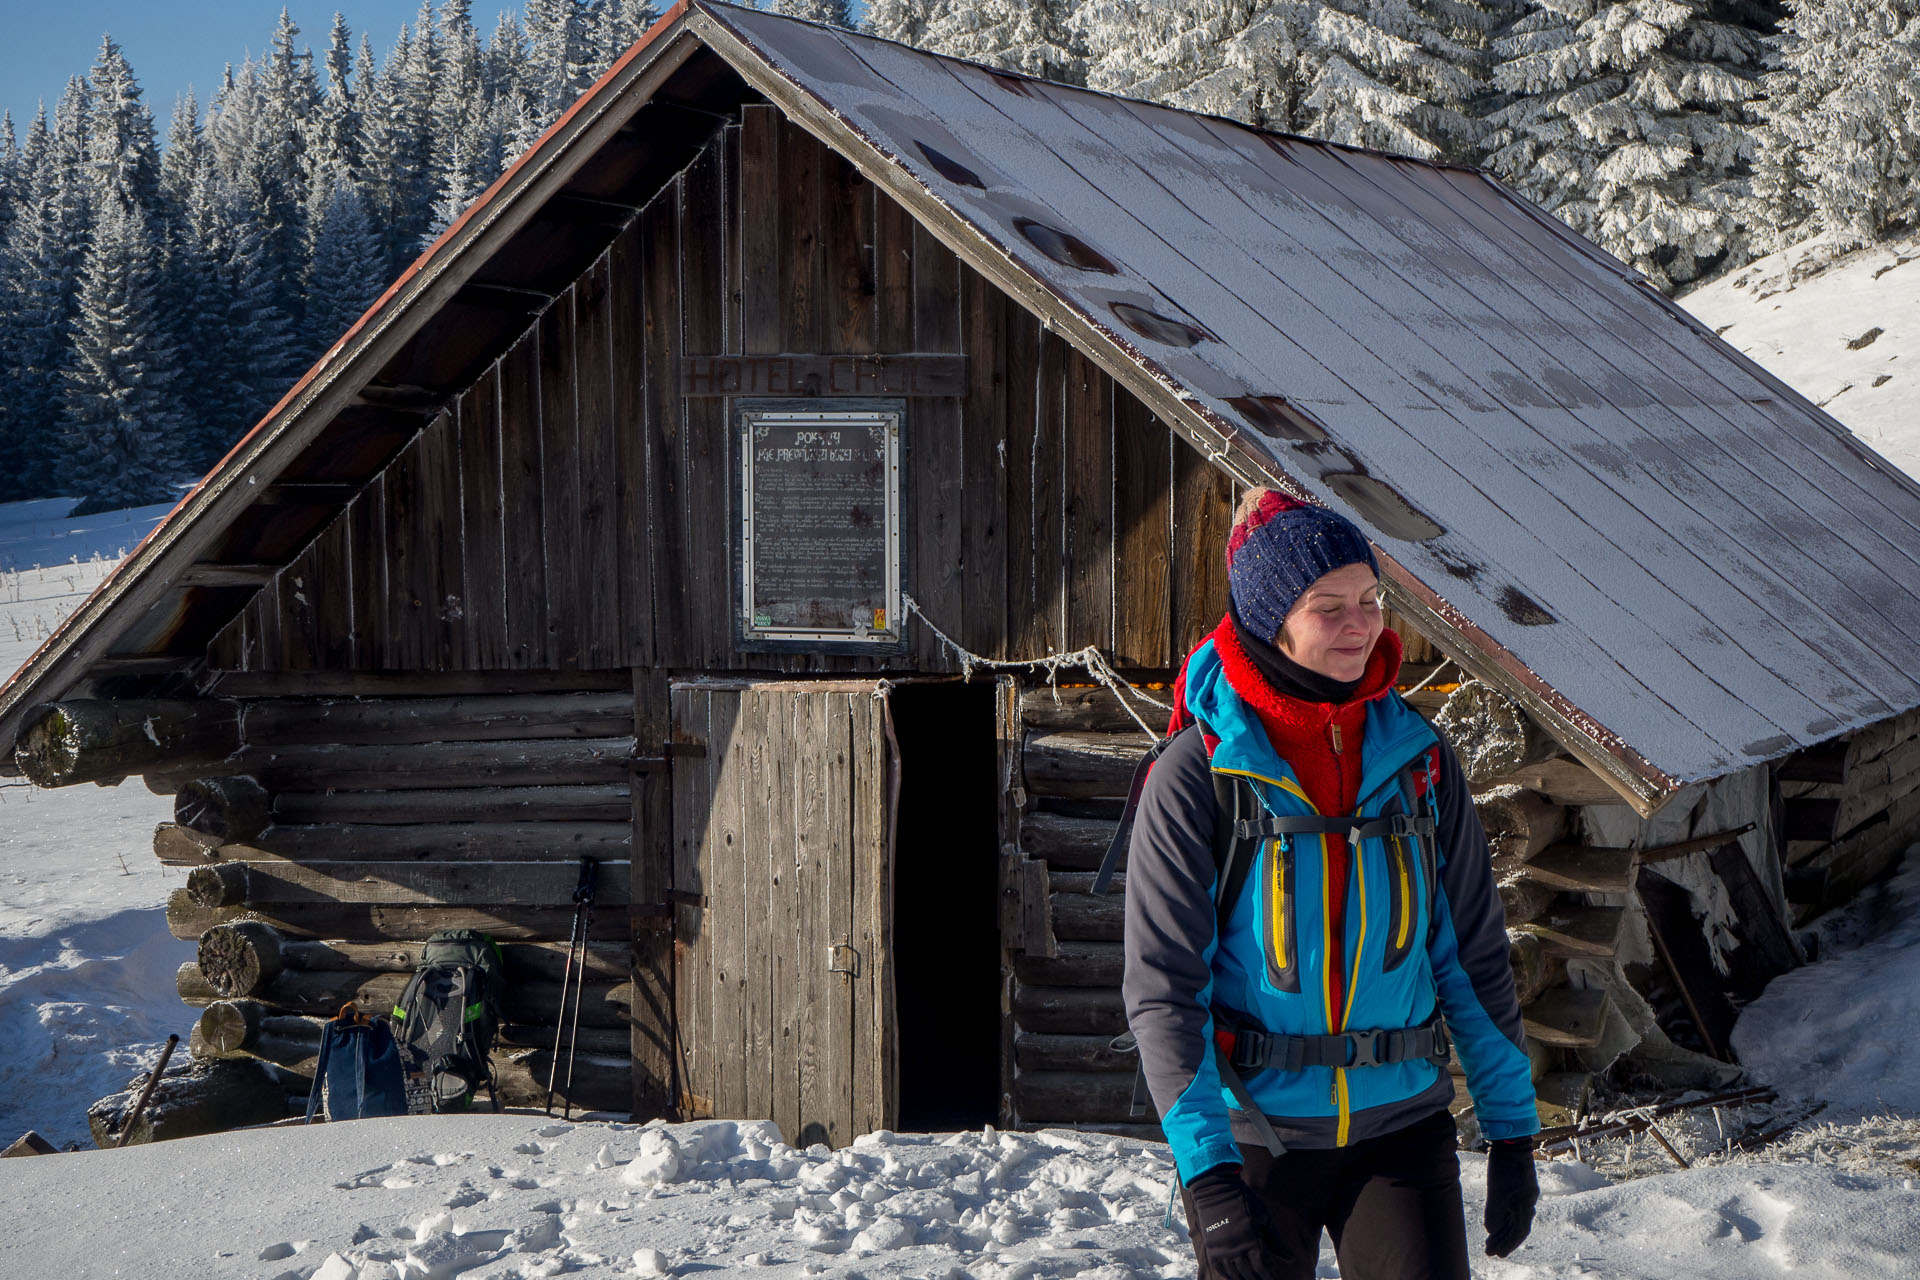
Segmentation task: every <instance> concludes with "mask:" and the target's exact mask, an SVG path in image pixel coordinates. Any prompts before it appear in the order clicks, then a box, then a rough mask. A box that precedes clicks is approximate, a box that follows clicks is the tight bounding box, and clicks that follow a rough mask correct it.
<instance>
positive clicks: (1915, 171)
mask: <svg viewBox="0 0 1920 1280" xmlns="http://www.w3.org/2000/svg"><path fill="white" fill-rule="evenodd" d="M1787 8H1788V17H1787V20H1786V22H1785V23H1784V24H1783V25H1782V28H1781V32H1780V35H1779V37H1778V40H1777V45H1778V48H1779V53H1780V66H1781V69H1780V70H1778V71H1776V72H1774V73H1773V74H1771V75H1769V76H1768V77H1767V89H1768V97H1767V102H1766V104H1765V107H1764V109H1763V110H1764V115H1765V128H1764V131H1763V134H1762V143H1761V159H1760V163H1759V165H1758V166H1757V167H1758V168H1759V170H1760V173H1761V175H1762V176H1763V177H1764V178H1765V179H1766V182H1765V185H1764V187H1763V194H1764V195H1766V196H1768V197H1770V198H1771V204H1772V210H1773V212H1774V214H1775V217H1774V219H1771V220H1770V221H1772V222H1774V223H1775V224H1776V225H1777V224H1780V223H1784V224H1785V225H1786V226H1793V225H1794V223H1795V222H1796V221H1798V219H1797V218H1796V217H1795V215H1796V214H1803V213H1805V212H1811V213H1812V215H1813V216H1814V218H1815V220H1816V221H1815V225H1814V226H1813V227H1811V228H1796V230H1801V231H1807V230H1812V231H1825V232H1830V233H1832V234H1833V236H1834V237H1835V242H1836V247H1839V248H1851V247H1853V246H1855V245H1860V244H1865V243H1868V242H1870V241H1873V240H1875V239H1878V238H1879V237H1880V236H1881V235H1883V234H1884V233H1885V232H1886V231H1887V230H1889V229H1890V228H1891V227H1893V226H1895V225H1896V224H1899V223H1905V222H1910V221H1912V220H1913V219H1914V218H1915V217H1916V216H1920V203H1916V201H1917V200H1920V197H1917V196H1916V187H1920V0H1787ZM1797 201H1804V202H1805V205H1804V206H1803V205H1800V204H1798V203H1797ZM1806 206H1810V209H1809V208H1807V207H1806ZM1783 215H1784V216H1783ZM1767 247H1773V246H1771V245H1769V246H1767Z"/></svg>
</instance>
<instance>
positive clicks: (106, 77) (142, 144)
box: [86, 36, 160, 212]
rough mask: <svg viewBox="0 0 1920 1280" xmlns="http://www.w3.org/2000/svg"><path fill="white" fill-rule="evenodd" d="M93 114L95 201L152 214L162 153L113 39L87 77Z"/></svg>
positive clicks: (90, 152) (89, 158) (90, 166)
mask: <svg viewBox="0 0 1920 1280" xmlns="http://www.w3.org/2000/svg"><path fill="white" fill-rule="evenodd" d="M87 88H88V90H89V95H88V96H89V101H90V103H91V106H92V109H91V110H90V111H89V112H88V113H87V140H86V164H87V174H88V184H89V186H90V187H91V188H92V192H93V198H94V199H95V200H101V199H106V198H109V197H110V198H112V199H115V200H118V201H119V202H120V203H122V204H124V205H132V206H138V207H139V208H140V209H142V210H143V211H147V212H151V211H152V209H153V207H154V204H155V201H156V199H157V197H158V195H159V191H160V152H159V147H158V146H157V145H156V143H155V140H154V134H153V114H152V113H151V112H149V111H148V110H147V107H146V104H145V103H143V102H141V101H140V86H139V85H138V84H136V83H135V82H134V78H133V68H132V67H131V66H129V65H128V64H127V59H126V56H125V55H124V54H122V53H121V52H120V46H119V45H117V44H115V43H114V41H113V37H111V36H107V37H104V38H103V39H102V40H101V42H100V55H99V57H98V58H97V59H95V61H94V64H93V70H92V71H91V72H89V73H88V75H87Z"/></svg>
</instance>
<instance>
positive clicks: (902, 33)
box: [861, 0, 927, 45]
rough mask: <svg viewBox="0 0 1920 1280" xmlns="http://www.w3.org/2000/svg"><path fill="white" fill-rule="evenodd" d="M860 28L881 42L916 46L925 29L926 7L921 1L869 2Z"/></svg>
mask: <svg viewBox="0 0 1920 1280" xmlns="http://www.w3.org/2000/svg"><path fill="white" fill-rule="evenodd" d="M861 26H862V29H864V30H865V31H866V32H867V34H869V35H875V36H879V37H880V38H881V39H882V40H897V41H899V42H900V43H901V44H913V45H917V44H919V43H920V37H921V35H922V33H923V32H925V30H926V27H927V6H926V5H925V3H923V0H869V3H868V4H867V10H866V16H865V18H864V19H863V20H862V22H861Z"/></svg>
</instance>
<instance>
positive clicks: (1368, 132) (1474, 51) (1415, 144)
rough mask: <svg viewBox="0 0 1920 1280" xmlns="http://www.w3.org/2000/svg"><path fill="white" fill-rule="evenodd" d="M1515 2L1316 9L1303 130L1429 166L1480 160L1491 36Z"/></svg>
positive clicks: (1401, 0)
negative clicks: (1478, 115) (1480, 107)
mask: <svg viewBox="0 0 1920 1280" xmlns="http://www.w3.org/2000/svg"><path fill="white" fill-rule="evenodd" d="M1509 10H1510V0H1386V2H1384V3H1382V2H1377V0H1329V2H1328V3H1325V4H1320V5H1315V6H1311V13H1312V18H1311V27H1310V31H1309V33H1308V39H1307V42H1306V48H1305V51H1304V53H1303V56H1302V58H1301V66H1300V71H1299V78H1300V80H1301V82H1302V94H1301V101H1300V107H1299V128H1300V131H1301V132H1303V133H1306V134H1308V135H1310V136H1312V137H1315V138H1325V139H1326V140H1327V141H1329V142H1345V143H1350V144H1352V145H1355V146H1363V147H1374V148H1377V149H1379V150H1382V151H1392V152H1395V153H1397V154H1400V155H1410V156H1418V157H1420V158H1422V159H1439V160H1464V159H1469V158H1472V157H1474V156H1475V155H1476V152H1477V148H1478V145H1479V142H1480V139H1481V134H1482V130H1481V127H1480V126H1479V124H1478V123H1477V122H1476V120H1475V114H1474V108H1475V106H1476V104H1477V102H1478V100H1479V99H1480V98H1481V97H1482V96H1483V94H1484V93H1485V90H1486V86H1487V72H1488V65H1489V54H1488V41H1489V36H1490V32H1491V31H1492V30H1493V28H1494V27H1495V26H1496V25H1497V24H1498V23H1499V22H1500V21H1501V20H1502V19H1503V18H1506V17H1509V16H1510V12H1509Z"/></svg>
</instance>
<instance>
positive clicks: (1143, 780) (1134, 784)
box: [1093, 725, 1194, 894]
mask: <svg viewBox="0 0 1920 1280" xmlns="http://www.w3.org/2000/svg"><path fill="white" fill-rule="evenodd" d="M1193 727H1194V726H1192V725H1188V726H1187V728H1186V729H1182V730H1180V733H1173V734H1169V735H1168V736H1166V737H1164V738H1161V739H1160V740H1158V741H1157V742H1155V743H1154V744H1153V745H1152V746H1151V747H1149V748H1147V754H1146V755H1144V756H1142V757H1140V763H1139V764H1137V765H1135V766H1134V767H1133V781H1131V782H1129V783H1128V784H1127V805H1126V808H1124V809H1122V810H1121V811H1120V825H1119V826H1117V827H1115V828H1114V829H1113V839H1112V840H1110V841H1108V842H1107V852H1106V856H1105V857H1103V858H1101V859H1100V870H1099V871H1097V872H1095V873H1094V877H1093V892H1094V893H1096V894H1105V893H1106V891H1107V888H1108V886H1109V885H1111V884H1112V883H1113V874H1114V872H1115V871H1118V870H1119V869H1120V859H1121V858H1122V857H1123V856H1124V855H1125V854H1126V852H1127V846H1128V845H1129V844H1131V843H1132V842H1133V820H1134V818H1135V816H1136V815H1138V813H1139V811H1140V793H1141V792H1142V791H1144V790H1145V789H1146V786H1147V774H1149V773H1151V772H1152V771H1153V762H1154V761H1156V760H1158V759H1159V758H1160V756H1161V754H1162V753H1163V752H1165V751H1166V749H1167V748H1168V747H1170V746H1172V745H1173V744H1174V743H1175V742H1177V741H1179V738H1180V734H1181V733H1186V732H1187V731H1188V730H1190V729H1192V728H1193Z"/></svg>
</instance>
